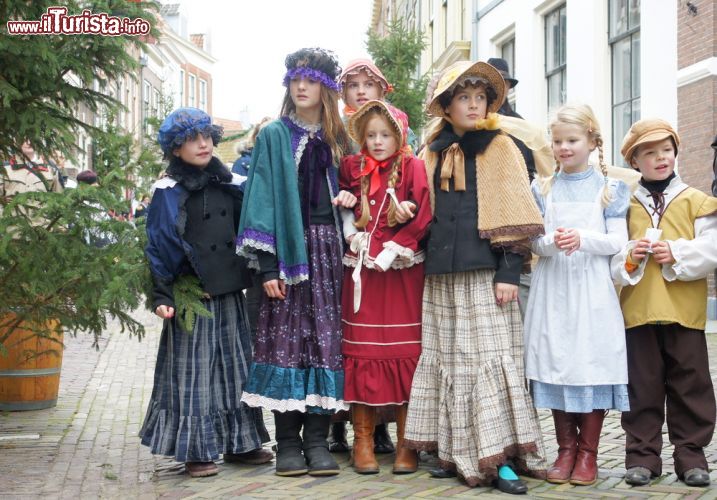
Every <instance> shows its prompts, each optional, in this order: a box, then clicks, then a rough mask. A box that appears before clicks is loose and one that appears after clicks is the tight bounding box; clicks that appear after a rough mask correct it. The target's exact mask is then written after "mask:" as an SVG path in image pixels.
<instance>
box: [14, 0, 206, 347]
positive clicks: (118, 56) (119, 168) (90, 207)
mask: <svg viewBox="0 0 717 500" xmlns="http://www.w3.org/2000/svg"><path fill="white" fill-rule="evenodd" d="M61 3H62V5H64V6H67V7H68V9H69V12H70V13H79V12H80V9H78V4H80V2H75V1H70V2H61ZM53 4H54V5H56V4H57V2H52V1H45V0H41V1H33V2H26V1H16V0H12V1H9V2H0V19H2V20H3V24H2V26H1V27H0V68H2V70H1V71H0V157H1V156H2V155H3V153H6V152H9V151H17V150H18V149H19V145H20V144H21V143H22V142H23V140H24V139H26V138H30V139H32V141H33V144H34V145H35V149H36V150H37V151H39V152H40V153H43V154H45V155H47V153H48V152H49V153H55V152H57V151H60V152H62V153H63V154H64V155H65V156H66V157H68V158H72V157H73V156H74V154H73V144H74V141H75V137H76V134H77V131H78V128H83V129H85V130H87V131H88V132H89V133H90V135H91V137H92V140H93V160H94V161H93V166H94V168H95V169H96V170H97V172H98V174H99V185H97V186H87V185H80V186H79V187H78V189H71V190H66V191H65V192H63V193H46V192H41V193H39V192H38V193H25V194H19V195H16V196H15V197H13V198H12V199H10V198H0V345H1V344H2V343H3V342H4V341H5V340H6V339H7V337H8V336H9V335H10V333H12V330H13V327H14V326H17V324H19V322H20V321H25V322H29V324H30V325H46V324H47V321H48V320H51V319H56V320H59V322H60V324H61V325H62V327H63V329H64V330H65V331H66V332H69V333H71V334H74V333H76V332H78V331H86V332H91V333H93V334H94V335H95V337H97V336H99V334H100V333H101V332H102V331H103V330H105V329H106V326H107V319H108V318H112V317H114V318H117V319H118V320H119V322H120V325H121V328H122V330H123V331H124V330H128V331H129V333H130V334H136V335H138V336H139V337H140V338H141V336H142V334H143V333H144V328H143V326H142V324H140V323H139V322H138V321H136V320H135V319H134V318H132V317H131V316H130V315H129V312H130V311H132V310H133V309H136V308H137V307H138V306H139V305H140V302H141V300H142V294H143V293H144V292H145V291H146V290H147V288H148V283H149V271H148V267H147V263H146V260H145V257H144V242H145V233H144V226H143V224H144V219H140V222H139V223H138V224H137V225H136V226H135V225H134V224H133V223H131V222H128V221H126V220H122V217H111V216H109V215H108V214H110V213H114V214H118V215H120V214H122V213H126V212H128V211H129V208H130V205H129V201H128V200H127V199H126V195H127V193H128V192H130V190H132V189H137V188H139V189H140V190H143V191H148V187H149V184H150V183H151V181H152V180H154V179H156V177H157V175H158V173H159V172H160V171H161V169H162V168H163V165H162V164H161V162H160V158H161V155H160V154H159V152H158V148H157V147H156V145H154V141H153V140H149V139H148V140H146V141H145V145H144V146H143V147H141V148H139V147H138V146H137V145H136V144H134V143H133V140H132V137H131V136H130V135H128V134H125V133H122V132H121V131H119V130H117V129H116V128H115V127H114V126H113V125H111V124H112V123H113V113H114V112H116V110H117V108H118V103H117V102H116V101H114V100H112V99H111V98H109V97H107V96H104V95H102V94H100V93H98V92H95V91H94V90H92V85H93V81H95V80H99V81H100V82H111V81H112V80H113V79H115V78H117V77H119V76H121V75H125V74H127V73H129V74H132V73H133V72H134V70H135V69H136V67H137V62H136V60H137V56H138V52H136V51H134V50H133V47H134V46H138V45H139V44H140V41H139V40H137V38H133V37H101V36H89V35H88V36H85V35H80V36H76V35H75V36H34V37H29V36H28V37H15V36H9V35H7V34H6V27H5V24H4V23H5V21H7V20H9V19H22V20H38V19H40V16H41V15H42V14H43V13H45V11H46V9H47V7H48V6H50V5H53ZM81 5H82V7H83V8H88V9H90V10H91V11H92V12H93V13H101V12H105V13H108V14H112V15H117V16H121V17H130V18H136V17H142V18H144V19H146V20H148V21H150V22H151V23H152V24H154V17H153V14H152V11H151V10H150V11H148V10H147V7H148V6H150V5H152V4H148V3H135V2H127V1H124V0H122V1H109V0H104V1H102V0H89V1H83V2H81ZM133 54H134V55H133ZM67 75H73V76H74V77H79V79H77V78H75V80H74V81H75V82H82V84H79V85H75V84H72V83H70V82H68V81H67V80H66V79H65V77H66V76H67ZM79 105H84V106H87V108H89V109H90V110H105V111H106V112H107V113H108V114H107V120H106V122H107V123H110V125H109V126H106V127H104V129H98V128H95V127H92V126H89V125H87V124H84V123H81V122H80V121H79V120H78V118H77V108H78V106H79ZM50 156H52V155H50ZM1 172H2V169H0V173H1ZM99 238H107V239H109V241H110V244H108V245H106V246H104V247H101V248H99V247H97V246H95V245H93V244H92V242H93V241H94V240H96V239H99ZM191 307H192V308H194V306H191ZM192 311H193V312H194V313H198V312H197V311H196V310H195V309H192ZM3 326H5V327H8V328H7V329H4V330H2V327H3ZM24 326H25V327H26V326H28V324H27V323H26V324H25V325H24ZM36 328H37V330H38V331H37V333H38V335H43V336H47V335H48V333H47V332H44V331H43V330H42V328H43V327H42V326H37V327H36ZM0 355H2V348H1V347H0Z"/></svg>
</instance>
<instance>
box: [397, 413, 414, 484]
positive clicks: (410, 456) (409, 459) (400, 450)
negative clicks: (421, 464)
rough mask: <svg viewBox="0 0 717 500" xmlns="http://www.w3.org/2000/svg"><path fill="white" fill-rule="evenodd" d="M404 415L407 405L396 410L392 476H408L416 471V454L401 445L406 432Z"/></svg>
mask: <svg viewBox="0 0 717 500" xmlns="http://www.w3.org/2000/svg"><path fill="white" fill-rule="evenodd" d="M406 415H408V405H407V404H404V405H401V406H399V407H397V408H396V434H397V435H398V442H397V443H396V460H394V462H393V473H394V474H410V473H411V472H416V471H417V470H418V453H417V452H416V450H411V449H408V448H406V447H405V446H404V443H403V435H404V433H405V432H406Z"/></svg>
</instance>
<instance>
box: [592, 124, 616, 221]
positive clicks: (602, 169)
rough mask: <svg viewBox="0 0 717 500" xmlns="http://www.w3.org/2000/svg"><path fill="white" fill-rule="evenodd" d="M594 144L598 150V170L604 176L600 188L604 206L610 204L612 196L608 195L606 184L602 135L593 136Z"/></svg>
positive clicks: (608, 190)
mask: <svg viewBox="0 0 717 500" xmlns="http://www.w3.org/2000/svg"><path fill="white" fill-rule="evenodd" d="M595 144H596V145H597V150H598V161H599V164H600V172H602V175H603V177H604V178H605V185H604V186H603V188H602V197H601V198H600V200H601V202H602V206H603V208H604V207H607V206H608V205H609V204H610V202H611V201H612V196H610V189H609V188H608V184H607V164H606V163H605V155H604V154H603V142H602V137H601V136H600V135H598V136H597V137H596V138H595Z"/></svg>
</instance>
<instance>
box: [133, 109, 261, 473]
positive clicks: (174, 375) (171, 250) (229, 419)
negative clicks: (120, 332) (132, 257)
mask: <svg viewBox="0 0 717 500" xmlns="http://www.w3.org/2000/svg"><path fill="white" fill-rule="evenodd" d="M221 134H222V129H221V127H218V126H217V125H214V124H212V120H211V118H210V117H209V115H207V114H206V113H205V112H204V111H201V110H199V109H196V108H180V109H178V110H176V111H174V112H173V113H171V114H170V115H169V116H168V117H167V118H166V119H165V120H164V122H163V123H162V125H161V127H160V128H159V134H158V141H159V144H160V146H161V147H162V151H163V152H164V156H165V158H166V159H168V160H169V166H168V168H167V172H166V173H167V176H166V177H165V178H163V179H161V180H160V181H158V182H156V183H155V185H154V187H153V191H154V196H153V197H152V202H151V204H150V208H149V213H148V215H147V238H148V243H147V248H146V255H147V259H148V260H149V265H150V269H151V272H152V279H153V283H154V290H153V296H152V309H153V311H154V312H155V313H156V314H157V315H158V316H159V317H161V318H163V319H164V327H163V329H162V337H161V340H160V345H159V353H158V355H157V365H156V368H155V373H154V388H153V390H152V399H151V400H150V402H149V408H148V410H147V415H146V417H145V420H144V424H143V425H142V429H141V431H140V437H141V438H142V444H144V445H147V446H149V447H150V448H151V449H152V453H155V454H159V455H169V456H173V457H174V459H175V460H177V461H178V462H184V463H185V467H186V470H187V473H189V475H190V476H192V477H202V476H212V475H214V474H217V473H218V472H219V469H218V468H217V466H216V464H215V463H214V461H215V460H217V459H218V458H219V455H223V456H224V461H225V462H241V463H248V464H262V463H266V462H268V461H270V460H271V459H272V458H273V454H272V453H271V452H269V451H267V450H264V449H263V448H262V443H265V442H267V441H268V440H269V435H268V433H267V431H266V428H265V427H264V422H263V418H262V414H261V410H259V409H256V408H249V407H248V406H246V405H244V404H243V403H242V402H241V401H240V397H241V393H242V390H243V388H244V384H245V382H246V374H247V372H248V369H249V364H250V363H251V355H252V354H251V353H252V351H251V340H250V334H249V330H248V327H247V320H246V313H245V305H244V295H243V293H242V289H244V288H246V287H247V286H249V285H250V284H251V282H250V279H249V274H248V270H247V268H246V261H245V260H244V259H243V258H241V257H239V256H238V255H237V254H236V252H235V239H236V228H237V226H238V225H239V216H240V214H241V205H242V192H241V191H240V190H239V186H238V184H239V183H238V179H236V178H235V177H233V176H232V173H231V172H230V171H229V169H227V167H225V166H224V165H223V164H222V162H221V161H220V160H219V159H218V158H216V157H214V156H212V151H213V149H214V146H216V144H217V143H218V142H219V140H220V138H221ZM184 275H189V276H196V277H197V278H199V281H200V283H201V287H202V289H203V290H204V297H205V298H204V299H203V300H202V302H203V303H204V306H205V307H206V308H207V309H208V310H209V311H210V312H211V313H212V316H211V317H206V318H205V317H197V318H196V321H195V324H194V328H193V330H192V331H191V332H190V331H183V330H182V328H181V326H180V325H179V323H178V321H177V318H176V315H175V312H176V304H175V300H174V284H175V282H176V281H177V279H178V278H180V277H181V276H184Z"/></svg>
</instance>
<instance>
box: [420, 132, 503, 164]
mask: <svg viewBox="0 0 717 500" xmlns="http://www.w3.org/2000/svg"><path fill="white" fill-rule="evenodd" d="M498 134H500V130H471V131H470V132H466V133H465V134H463V137H458V135H456V133H455V132H454V131H453V126H452V125H451V124H446V126H445V127H444V128H443V130H442V131H441V133H440V134H439V135H438V137H436V140H434V141H433V142H432V143H431V145H430V146H429V149H430V150H431V151H433V152H436V153H438V152H440V151H443V150H444V149H446V148H447V147H448V146H450V145H451V144H453V143H455V142H457V143H458V145H459V146H460V147H461V149H462V150H463V152H464V154H465V155H466V156H471V157H472V156H475V155H477V154H481V153H483V152H484V151H485V150H486V148H488V146H489V145H490V143H491V142H492V141H493V139H495V138H496V136H497V135H498Z"/></svg>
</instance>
